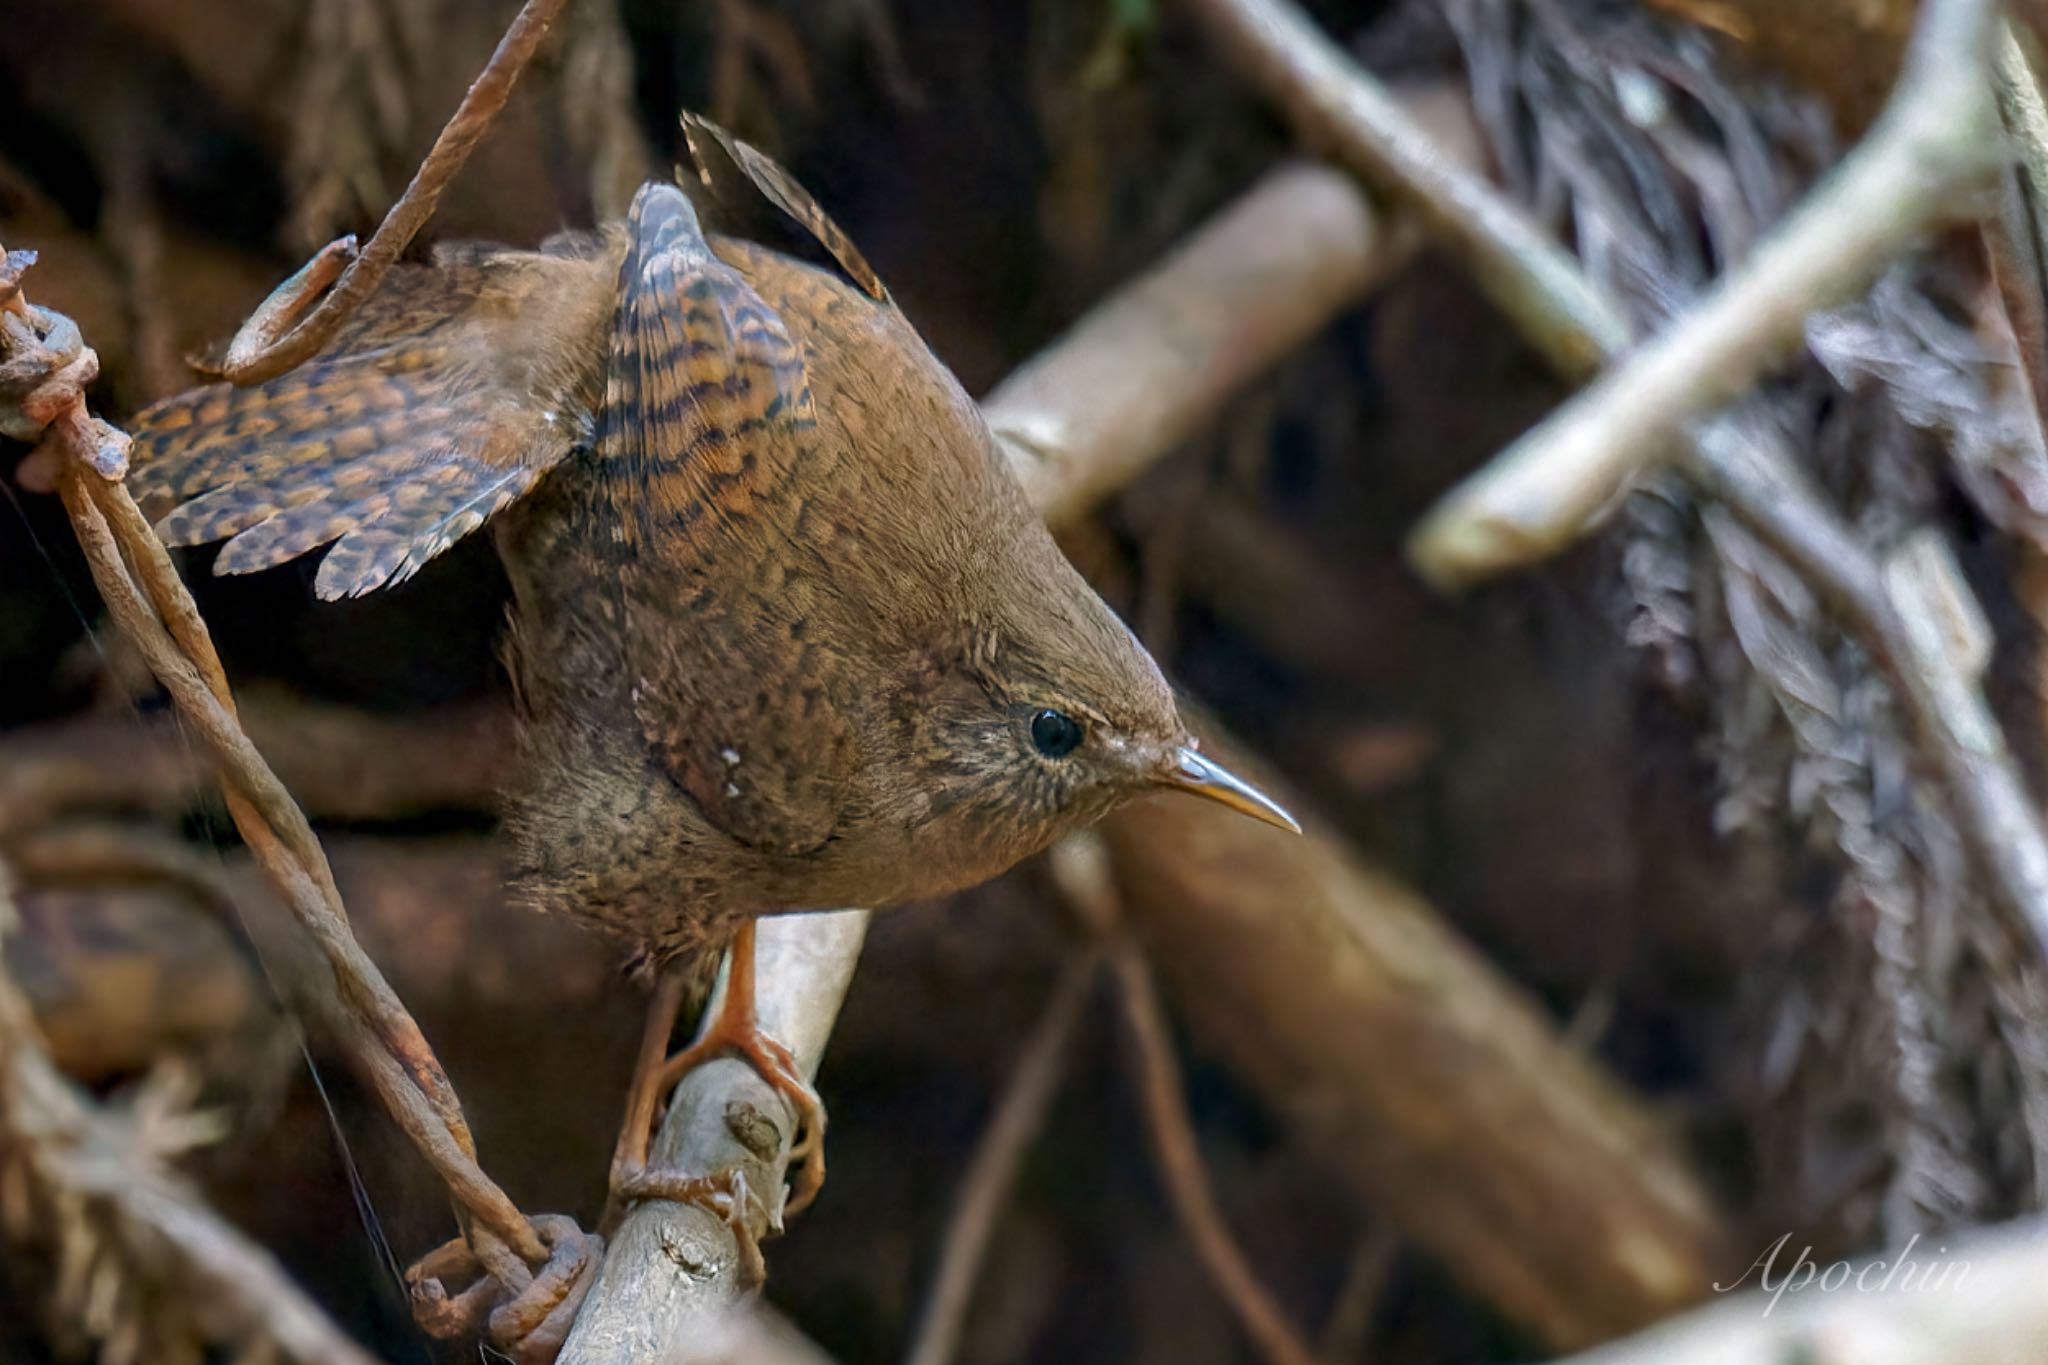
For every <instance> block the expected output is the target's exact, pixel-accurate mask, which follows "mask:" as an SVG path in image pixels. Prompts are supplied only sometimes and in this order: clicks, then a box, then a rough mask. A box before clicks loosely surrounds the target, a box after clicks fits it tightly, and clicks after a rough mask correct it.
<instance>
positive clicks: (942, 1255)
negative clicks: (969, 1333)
mask: <svg viewBox="0 0 2048 1365" xmlns="http://www.w3.org/2000/svg"><path fill="white" fill-rule="evenodd" d="M1101 966H1102V963H1101V959H1100V956H1099V955H1098V954H1097V953H1095V952H1093V951H1083V952H1081V953H1079V954H1077V955H1076V956H1075V957H1074V958H1072V959H1071V960H1070V961H1069V962H1068V964H1067V966H1066V969H1065V970H1064V971H1062V972H1061V973H1060V978H1059V980H1058V981H1057V982H1056V983H1054V985H1053V989H1052V999H1051V1001H1050V1002H1048V1003H1047V1005H1046V1007H1045V1013H1044V1014H1042V1015H1040V1016H1039V1018H1038V1023H1037V1024H1036V1025H1034V1026H1033V1027H1032V1030H1031V1036H1030V1037H1029V1038H1026V1039H1025V1040H1024V1046H1023V1047H1022V1048H1021V1049H1019V1051H1018V1056H1017V1064H1016V1067H1015V1069H1014V1070H1012V1071H1011V1073H1010V1082H1009V1085H1008V1087H1007V1088H1006V1089H1005V1090H1004V1092H1003V1099H1002V1103H1000V1104H998V1105H997V1106H996V1112H995V1114H994V1116H993V1117H991V1118H990V1119H989V1121H988V1126H987V1127H986V1128H984V1129H983V1130H982V1134H981V1141H980V1143H979V1144H978V1145H977V1146H976V1147H975V1149H974V1159H973V1160H972V1161H970V1162H968V1164H967V1174H966V1175H965V1176H964V1177H963V1178H962V1179H961V1182H960V1186H961V1192H960V1197H959V1202H958V1203H956V1204H955V1205H954V1207H953V1217H952V1219H951V1220H950V1221H949V1222H948V1223H947V1225H946V1236H945V1239H944V1240H943V1241H942V1242H941V1243H940V1244H939V1262H938V1264H939V1273H938V1277H937V1278H936V1279H935V1280H934V1281H933V1284H932V1288H931V1294H930V1297H929V1298H927V1299H926V1301H925V1306H924V1312H923V1314H922V1315H920V1317H919V1319H918V1324H917V1330H916V1332H915V1333H913V1334H912V1338H911V1341H912V1345H911V1348H910V1351H909V1352H908V1354H907V1355H906V1356H905V1359H906V1360H908V1361H909V1362H910V1365H949V1362H951V1361H952V1359H953V1357H954V1355H955V1354H956V1353H957V1352H958V1349H959V1344H960V1330H961V1327H962V1325H963V1324H964V1323H965V1322H966V1320H967V1307H968V1301H969V1300H970V1299H971V1298H972V1296H973V1294H974V1283H975V1281H976V1279H978V1278H979V1277H980V1274H981V1262H982V1257H983V1255H984V1254H985V1253H986V1252H987V1250H988V1242H989V1238H990V1237H991V1236H993V1235H994V1233H995V1227H996V1219H997V1218H999V1217H1000V1216H1001V1215H1002V1212H1003V1207H1004V1205H1005V1204H1007V1203H1008V1202H1009V1197H1010V1189H1011V1187H1012V1186H1013V1185H1014V1184H1015V1183H1016V1180H1017V1170H1018V1168H1019V1167H1020V1166H1021V1165H1022V1164H1023V1161H1024V1154H1025V1152H1026V1151H1028V1150H1029V1149H1030V1146H1031V1142H1032V1139H1034V1138H1036V1137H1037V1136H1038V1132H1039V1129H1041V1128H1042V1127H1044V1126H1045V1115H1046V1111H1047V1110H1048V1109H1050V1108H1051V1107H1052V1099H1053V1093H1054V1092H1055V1091H1056V1090H1057V1089H1058V1088H1059V1083H1060V1078H1061V1077H1062V1076H1063V1075H1064V1074H1065V1072H1066V1064H1067V1052H1068V1049H1069V1046H1070V1045H1071V1044H1072V1042H1073V1039H1074V1029H1075V1026H1076V1025H1077V1024H1079V1023H1080V1021H1081V1016H1082V1013H1083V1009H1084V1007H1085V1006H1086V1005H1087V1003H1088V994H1089V988H1090V987H1092V986H1093V985H1094V984H1095V978H1096V975H1097V974H1098V972H1099V971H1100V970H1101Z"/></svg>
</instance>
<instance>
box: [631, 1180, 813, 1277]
mask: <svg viewBox="0 0 2048 1365" xmlns="http://www.w3.org/2000/svg"><path fill="white" fill-rule="evenodd" d="M612 1198H613V1199H615V1200H617V1201H618V1202H619V1203H621V1204H630V1203H633V1202H634V1201H636V1200H641V1199H666V1200H668V1201H669V1202H671V1203H675V1204H690V1205H693V1206H695V1207H696V1208H700V1209H703V1210H704V1211H705V1212H707V1213H709V1214H711V1215H712V1216H713V1217H714V1218H717V1219H719V1220H720V1221H721V1222H723V1223H724V1224H725V1225H726V1227H728V1228H730V1229H732V1239H733V1244H734V1245H735V1246H737V1247H738V1248H739V1253H740V1282H741V1283H742V1284H744V1285H746V1286H747V1287H749V1288H752V1287H753V1286H755V1285H758V1284H761V1283H762V1282H764V1281H765V1280H766V1279H767V1278H768V1263H767V1262H766V1261H765V1260H764V1259H763V1258H762V1256H761V1243H760V1242H759V1241H758V1240H756V1238H755V1237H754V1228H753V1224H751V1223H749V1222H748V1221H747V1215H748V1213H749V1212H750V1211H751V1206H755V1205H759V1204H760V1199H759V1198H758V1197H757V1196H756V1195H755V1194H754V1192H753V1189H752V1187H750V1186H749V1185H748V1184H747V1174H746V1172H745V1171H743V1170H741V1169H740V1168H739V1167H737V1166H734V1167H732V1168H730V1169H728V1170H724V1171H720V1172H719V1173H718V1174H716V1175H690V1174H687V1173H686V1172H683V1171H675V1170H669V1169H666V1168H664V1167H659V1166H635V1167H632V1168H629V1169H621V1168H620V1167H619V1166H618V1165H616V1164H615V1165H614V1166H613V1167H612ZM763 1214H764V1217H766V1218H769V1219H772V1217H773V1211H772V1210H766V1209H764V1210H763Z"/></svg>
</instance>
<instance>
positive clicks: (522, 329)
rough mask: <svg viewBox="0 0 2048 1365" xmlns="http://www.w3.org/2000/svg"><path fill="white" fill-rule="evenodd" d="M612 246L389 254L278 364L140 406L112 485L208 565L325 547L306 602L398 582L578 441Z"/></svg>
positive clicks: (597, 242) (583, 440) (603, 316)
mask: <svg viewBox="0 0 2048 1365" xmlns="http://www.w3.org/2000/svg"><path fill="white" fill-rule="evenodd" d="M617 259H618V256H617V243H616V241H615V240H613V241H612V243H611V247H610V249H609V250H607V249H606V239H605V238H604V237H603V236H601V235H597V234H586V235H585V237H584V238H583V239H582V240H578V241H571V242H565V243H564V244H563V245H562V246H561V247H560V248H558V249H551V250H548V251H543V252H531V251H512V250H501V249H494V248H483V247H462V248H456V249H450V250H444V251H443V252H441V253H440V254H439V255H438V256H437V259H436V261H435V263H434V264H432V265H402V266H399V267H396V268H395V269H394V270H393V271H392V273H391V274H390V275H389V276H387V277H386V278H385V280H384V281H383V283H382V284H381V285H380V286H379V288H378V289H377V291H376V292H375V293H374V294H373V295H372V296H371V297H370V298H368V299H367V300H365V301H364V302H363V304H362V306H361V307H360V308H359V309H358V310H357V312H356V313H355V314H354V315H353V316H351V317H350V318H349V319H348V321H347V322H345V323H344V324H343V326H342V328H341V329H340V330H339V331H338V332H337V334H336V336H335V338H334V339H333V341H332V342H330V343H329V345H328V346H327V347H326V348H325V349H324V350H323V351H322V352H321V354H319V355H318V356H315V357H314V358H313V359H311V360H309V361H307V362H306V363H305V364H303V365H301V366H299V367H298V368H297V369H294V370H292V371H290V372H289V373H287V374H284V375H281V376H279V377H278V378H276V379H272V380H270V381H268V382H267V383H263V384H257V385H252V386H250V387H247V388H236V387H234V386H232V385H228V384H210V385H207V386H205V387H202V388H198V389H193V390H191V391H189V392H186V393H182V394H179V395H177V396H175V397H172V398H168V399H165V400H164V401H163V402H160V403H158V404H156V405H155V406H153V407H151V408H149V409H147V410H146V411H144V412H143V413H142V414H141V415H140V416H139V417H138V418H137V419H136V422H135V450H134V466H133V473H132V474H131V476H130V479H131V482H132V483H133V485H134V486H135V488H136V491H137V492H138V493H140V494H142V495H144V496H145V497H158V496H161V497H164V498H168V499H169V500H171V501H172V502H175V503H177V504H178V506H177V507H176V510H174V511H172V512H171V513H170V514H169V515H168V516H167V517H165V518H164V519H163V520H162V521H161V522H160V523H159V525H158V529H159V530H160V531H161V532H162V534H163V536H164V539H165V540H167V541H168V542H170V543H171V544H173V545H198V544H204V543H206V542H208V541H214V540H223V539H225V540H227V542H228V543H227V545H226V546H225V547H224V548H223V549H222V550H221V553H220V557H219V558H218V559H217V560H215V562H214V569H215V572H217V573H247V572H251V571H253V570H256V569H263V568H268V567H270V566H271V565H274V564H281V563H283V562H285V561H286V560H289V559H292V558H295V557H297V556H299V555H302V554H305V553H306V552H308V551H310V550H314V549H317V548H319V547H320V546H322V545H326V544H329V543H330V542H332V543H333V549H331V550H329V551H328V553H327V557H326V559H325V560H324V561H323V562H322V563H321V565H320V570H319V573H318V575H317V577H316V579H315V590H316V591H317V592H318V593H319V595H320V596H321V597H324V598H337V597H354V596H358V595H360V594H362V593H366V592H370V591H372V590H373V589H376V588H379V587H382V586H383V585H385V584H387V583H395V582H398V581H399V580H401V579H404V578H406V577H408V576H410V575H411V574H412V573H413V572H415V571H416V570H417V569H418V568H419V567H420V566H421V565H422V564H424V563H426V562H427V561H428V560H429V559H431V558H433V557H434V556H435V555H437V554H439V553H440V552H441V551H442V550H445V549H446V548H448V546H449V545H451V544H453V543H454V542H455V541H456V540H458V539H460V538H461V537H463V536H465V535H467V534H468V533H469V532H471V531H473V530H475V529H476V528H477V527H478V526H480V525H482V524H483V522H484V521H485V519H486V518H488V517H490V516H491V515H492V514H493V513H495V512H497V511H499V510H501V509H502V508H504V507H505V506H507V505H508V504H510V503H511V502H513V501H514V500H515V499H517V498H519V497H520V496H521V495H522V494H524V493H525V492H527V490H529V489H530V488H532V487H533V486H534V484H535V483H536V482H537V481H538V480H539V478H540V476H541V475H542V474H543V473H544V472H545V471H546V470H547V469H549V468H550V467H551V466H553V465H554V464H555V463H557V462H558V461H560V460H561V459H562V458H563V456H564V455H566V454H567V453H568V452H569V451H570V450H571V449H572V448H574V447H575V446H577V445H579V444H584V445H587V444H588V442H589V440H590V436H591V432H592V430H593V428H594V424H595V416H596V402H597V398H598V394H599V392H600V390H601V386H602V377H603V367H604V359H605V335H606V330H607V328H608V326H609V323H610V321H611V305H612V299H613V293H612V286H613V282H614V280H615V278H616V276H615V271H616V265H617Z"/></svg>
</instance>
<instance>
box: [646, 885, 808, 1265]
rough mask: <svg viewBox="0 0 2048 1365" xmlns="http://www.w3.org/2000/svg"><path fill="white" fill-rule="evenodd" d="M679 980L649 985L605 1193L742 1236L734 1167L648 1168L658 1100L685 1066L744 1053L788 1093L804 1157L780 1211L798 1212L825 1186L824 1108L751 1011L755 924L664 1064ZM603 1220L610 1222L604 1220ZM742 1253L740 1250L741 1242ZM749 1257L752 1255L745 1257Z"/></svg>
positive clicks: (742, 1206)
mask: <svg viewBox="0 0 2048 1365" xmlns="http://www.w3.org/2000/svg"><path fill="white" fill-rule="evenodd" d="M682 992H683V982H682V980H681V978H680V977H678V976H676V975H674V974H670V975H668V976H665V977H663V979H662V981H661V984H660V985H659V986H657V987H656V988H655V993H654V999H653V1000H652V1001H651V1002H650V1003H649V1006H648V1013H647V1026H646V1029H645V1031H644V1032H643V1033H642V1034H641V1037H640V1055H639V1059H638V1060H637V1062H636V1063H635V1065H634V1068H633V1084H632V1089H631V1091H630V1093H629V1098H628V1101H627V1107H626V1122H625V1126H624V1127H623V1128H622V1129H621V1130H620V1132H619V1141H618V1146H617V1148H616V1149H615V1150H614V1151H613V1153H612V1179H611V1185H612V1197H613V1199H614V1201H615V1202H619V1201H626V1202H630V1201H631V1200H635V1199H650V1198H660V1199H673V1200H676V1201H678V1202H683V1203H694V1204H698V1205H701V1206H703V1207H705V1208H708V1209H710V1210H711V1211H712V1212H714V1213H716V1214H718V1215H719V1216H720V1217H722V1218H724V1219H726V1220H727V1222H729V1223H730V1224H731V1225H732V1226H733V1227H734V1229H735V1230H736V1231H739V1232H740V1233H741V1241H742V1243H743V1244H744V1243H746V1242H748V1241H749V1240H750V1239H749V1238H747V1237H746V1235H745V1233H744V1222H743V1215H744V1213H745V1211H746V1201H747V1198H748V1192H747V1190H746V1187H745V1182H744V1180H743V1179H742V1178H741V1177H740V1176H739V1173H738V1172H736V1171H729V1172H725V1173H723V1174H721V1175H718V1176H711V1177H703V1176H684V1175H681V1174H679V1173H677V1172H673V1171H659V1170H650V1169H649V1168H648V1164H647V1163H648V1147H649V1144H650V1142H651V1141H652V1139H653V1134H654V1115H655V1111H656V1109H657V1108H658V1107H659V1105H660V1102H661V1098H662V1096H663V1095H665V1094H667V1093H668V1091H669V1090H670V1089H671V1088H672V1087H673V1086H674V1085H675V1084H676V1082H677V1081H680V1080H681V1079H682V1078H683V1077H684V1076H685V1075H686V1074H688V1073H689V1071H690V1070H691V1069H692V1068H693V1067H696V1066H698V1065H700V1064H701V1063H704V1062H708V1061H710V1060H711V1059H712V1058H714V1057H718V1056H722V1055H724V1054H726V1053H728V1052H731V1053H736V1054H738V1055H739V1056H741V1057H743V1058H745V1059H746V1060H747V1062H748V1063H749V1064H750V1065H752V1066H753V1068H754V1069H755V1070H756V1071H758V1072H760V1073H761V1078H762V1079H763V1080H765V1081H767V1082H768V1084H769V1085H770V1086H771V1087H773V1088H774V1089H775V1090H777V1091H779V1092H781V1093H782V1094H784V1095H786V1096H788V1098H789V1101H790V1103H791V1104H792V1105H793V1106H794V1107H795V1109H796V1114H797V1123H798V1128H799V1138H798V1141H797V1143H796V1145H795V1146H794V1147H793V1148H792V1149H791V1151H790V1156H791V1157H792V1159H794V1158H796V1157H802V1158H803V1166H802V1167H801V1168H800V1169H799V1171H798V1172H797V1176H796V1180H795V1182H794V1186H793V1188H792V1190H791V1192H790V1197H789V1201H788V1203H787V1204H786V1205H784V1208H783V1212H784V1213H785V1214H794V1213H799V1212H801V1211H802V1210H803V1209H805V1208H806V1207H808V1206H809V1205H810V1202H811V1201H812V1200H813V1199H815V1198H817V1195H818V1190H819V1189H820V1188H821V1187H822V1186H823V1185H824V1183H825V1106H824V1103H823V1102H822V1101H820V1100H819V1098H818V1092H817V1091H815V1090H813V1089H812V1088H811V1086H810V1084H809V1083H808V1082H806V1081H805V1080H804V1077H803V1073H802V1072H801V1071H799V1070H798V1069H797V1065H796V1059H795V1058H794V1057H792V1056H790V1054H789V1049H787V1048H785V1047H784V1046H783V1045H782V1044H780V1043H778V1042H776V1041H775V1040H774V1039H773V1038H771V1037H769V1036H768V1035H767V1034H765V1033H763V1032H762V1031H761V1029H760V1024H759V1020H758V1019H757V1018H756V1016H755V1010H754V922H753V921H752V920H751V919H750V920H747V921H746V922H745V923H744V924H743V925H742V926H741V927H740V930H739V933H738V934H737V935H736V936H735V937H734V939H733V945H732V965H731V968H730V970H729V971H728V972H727V976H726V989H725V999H724V1003H723V1005H722V1006H721V1007H720V1009H719V1011H718V1014H717V1016H716V1017H715V1018H714V1019H712V1020H711V1022H710V1023H709V1024H708V1025H707V1026H706V1027H705V1029H704V1031H703V1033H702V1034H701V1035H700V1036H699V1037H698V1039H697V1040H696V1041H695V1042H694V1043H692V1044H690V1046H688V1047H686V1048H684V1049H683V1050H682V1051H681V1052H678V1053H676V1054H675V1055H674V1056H673V1057H669V1058H668V1059H667V1060H666V1061H664V1060H663V1059H662V1054H663V1053H664V1052H665V1051H666V1050H667V1047H668V1037H669V1034H670V1032H671V1031H672V1030H673V1029H674V1028H675V1018H676V1011H677V1009H678V1008H679V1007H680V1005H681V1003H682ZM607 1221H610V1220H609V1219H608V1220H607ZM742 1249H743V1251H744V1250H745V1247H744V1246H743V1248H742ZM749 1259H750V1260H753V1259H758V1258H757V1257H750V1258H749Z"/></svg>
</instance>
